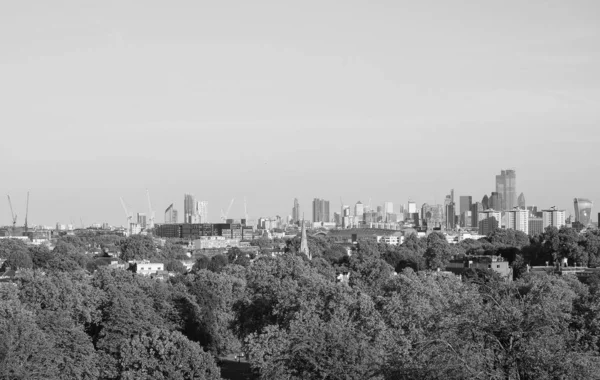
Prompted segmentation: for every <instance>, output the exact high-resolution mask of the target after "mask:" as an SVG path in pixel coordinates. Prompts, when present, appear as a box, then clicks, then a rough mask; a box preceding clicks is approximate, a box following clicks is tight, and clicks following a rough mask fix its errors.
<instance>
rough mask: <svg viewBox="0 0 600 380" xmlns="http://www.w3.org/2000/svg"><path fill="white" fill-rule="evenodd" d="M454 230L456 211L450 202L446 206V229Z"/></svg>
mask: <svg viewBox="0 0 600 380" xmlns="http://www.w3.org/2000/svg"><path fill="white" fill-rule="evenodd" d="M454 228H456V210H455V208H454V202H450V203H448V204H447V205H446V229H448V230H453V229H454Z"/></svg>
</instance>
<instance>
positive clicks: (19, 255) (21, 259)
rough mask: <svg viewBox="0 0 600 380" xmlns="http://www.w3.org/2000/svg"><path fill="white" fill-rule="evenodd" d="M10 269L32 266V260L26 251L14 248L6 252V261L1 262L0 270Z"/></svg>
mask: <svg viewBox="0 0 600 380" xmlns="http://www.w3.org/2000/svg"><path fill="white" fill-rule="evenodd" d="M7 268H11V269H30V268H33V261H32V260H31V256H30V255H29V252H28V251H21V250H15V251H12V252H10V253H9V254H8V257H7V258H6V261H5V262H4V264H2V268H1V269H2V270H6V269H7Z"/></svg>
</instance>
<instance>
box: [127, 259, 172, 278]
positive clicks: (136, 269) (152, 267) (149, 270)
mask: <svg viewBox="0 0 600 380" xmlns="http://www.w3.org/2000/svg"><path fill="white" fill-rule="evenodd" d="M130 264H131V266H130V268H131V270H132V272H133V273H136V274H141V275H142V276H151V275H155V274H158V273H159V272H162V271H164V270H165V264H163V263H151V262H149V261H147V260H144V261H134V262H130Z"/></svg>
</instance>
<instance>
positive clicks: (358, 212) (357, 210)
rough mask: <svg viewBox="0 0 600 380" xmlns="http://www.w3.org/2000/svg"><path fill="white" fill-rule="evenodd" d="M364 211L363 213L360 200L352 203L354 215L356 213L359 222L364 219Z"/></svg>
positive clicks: (363, 209)
mask: <svg viewBox="0 0 600 380" xmlns="http://www.w3.org/2000/svg"><path fill="white" fill-rule="evenodd" d="M364 213H365V208H364V205H363V204H362V202H361V201H358V202H356V204H355V205H354V215H356V217H357V218H358V220H359V222H362V221H363V220H364V216H363V214H364Z"/></svg>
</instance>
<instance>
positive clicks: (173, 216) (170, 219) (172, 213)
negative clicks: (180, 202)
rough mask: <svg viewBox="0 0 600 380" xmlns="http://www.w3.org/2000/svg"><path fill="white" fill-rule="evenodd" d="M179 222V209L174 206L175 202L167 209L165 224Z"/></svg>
mask: <svg viewBox="0 0 600 380" xmlns="http://www.w3.org/2000/svg"><path fill="white" fill-rule="evenodd" d="M176 223H177V210H175V209H174V208H173V203H171V205H170V206H169V207H167V209H166V210H165V224H176Z"/></svg>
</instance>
